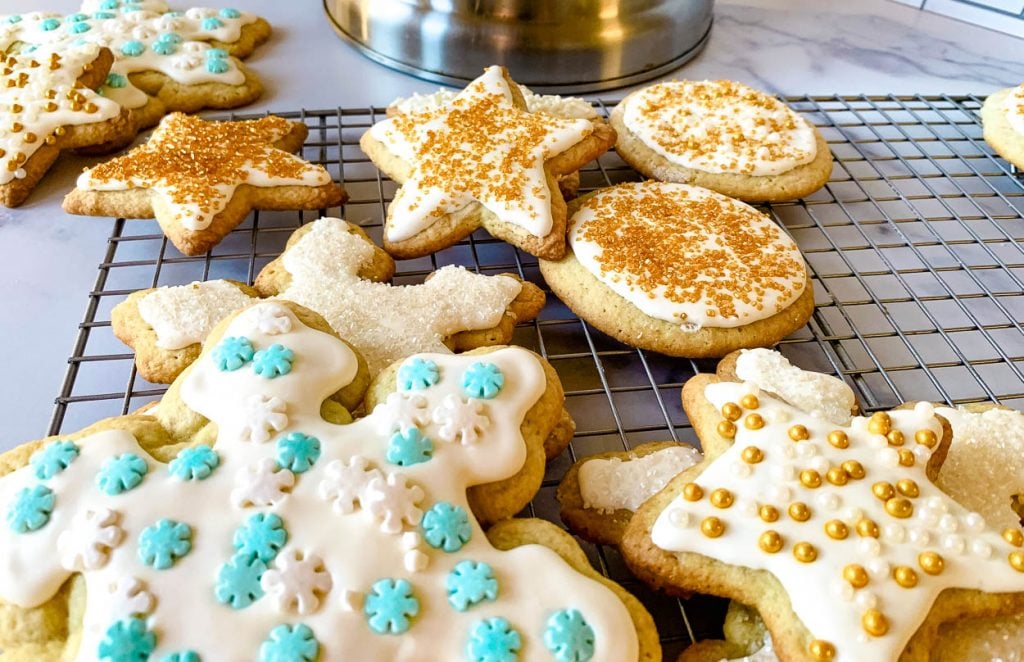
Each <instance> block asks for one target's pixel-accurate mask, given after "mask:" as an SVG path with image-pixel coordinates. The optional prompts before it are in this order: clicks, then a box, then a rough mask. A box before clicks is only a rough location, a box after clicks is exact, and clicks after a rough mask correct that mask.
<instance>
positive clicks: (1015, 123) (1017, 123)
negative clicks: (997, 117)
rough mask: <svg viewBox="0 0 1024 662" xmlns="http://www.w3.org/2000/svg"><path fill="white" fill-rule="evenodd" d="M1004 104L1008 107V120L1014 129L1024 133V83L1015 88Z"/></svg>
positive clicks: (1021, 133)
mask: <svg viewBox="0 0 1024 662" xmlns="http://www.w3.org/2000/svg"><path fill="white" fill-rule="evenodd" d="M1003 104H1004V106H1003V107H1004V108H1005V109H1006V121H1007V122H1009V123H1010V126H1011V127H1012V128H1013V130H1014V131H1016V132H1017V133H1019V134H1020V135H1024V83H1022V84H1020V85H1018V86H1017V87H1015V88H1013V91H1012V92H1010V94H1008V95H1007V96H1006V101H1004V102H1003Z"/></svg>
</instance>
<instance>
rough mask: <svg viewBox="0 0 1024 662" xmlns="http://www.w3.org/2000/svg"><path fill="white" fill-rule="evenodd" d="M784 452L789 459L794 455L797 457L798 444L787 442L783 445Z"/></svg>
mask: <svg viewBox="0 0 1024 662" xmlns="http://www.w3.org/2000/svg"><path fill="white" fill-rule="evenodd" d="M782 454H783V455H785V456H786V457H787V458H788V459H790V460H792V459H793V458H794V457H796V446H795V445H793V444H786V445H785V446H783V447H782Z"/></svg>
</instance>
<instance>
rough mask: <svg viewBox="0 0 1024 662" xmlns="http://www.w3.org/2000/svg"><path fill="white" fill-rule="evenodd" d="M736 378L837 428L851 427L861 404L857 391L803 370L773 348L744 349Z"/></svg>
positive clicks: (832, 378)
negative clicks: (854, 414) (857, 406)
mask: <svg viewBox="0 0 1024 662" xmlns="http://www.w3.org/2000/svg"><path fill="white" fill-rule="evenodd" d="M736 376H737V377H739V378H740V379H742V380H743V381H745V382H753V383H754V384H757V386H758V387H759V388H762V389H764V390H766V391H771V392H772V393H774V394H775V395H777V396H779V397H781V398H782V399H783V400H785V401H786V402H788V403H789V404H791V405H793V406H794V407H796V408H797V409H801V410H803V411H806V412H810V413H811V414H812V415H820V416H821V417H822V418H824V419H825V420H826V421H829V422H832V423H835V424H836V425H848V424H849V422H850V419H851V418H852V414H851V413H850V411H851V410H852V409H853V407H854V405H856V404H857V399H856V397H855V396H854V394H853V389H851V388H850V387H849V386H847V385H846V382H844V381H843V380H841V379H837V378H836V377H832V376H831V375H823V374H821V373H820V372H812V371H809V370H801V369H800V368H797V367H796V366H794V365H792V364H791V363H790V362H789V359H787V358H786V357H785V356H783V355H782V354H780V353H779V352H776V351H773V350H770V349H744V350H742V351H741V352H740V355H739V358H738V359H737V360H736Z"/></svg>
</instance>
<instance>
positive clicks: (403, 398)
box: [373, 391, 430, 434]
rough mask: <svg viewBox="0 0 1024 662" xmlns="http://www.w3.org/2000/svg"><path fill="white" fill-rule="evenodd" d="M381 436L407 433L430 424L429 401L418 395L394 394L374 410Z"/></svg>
mask: <svg viewBox="0 0 1024 662" xmlns="http://www.w3.org/2000/svg"><path fill="white" fill-rule="evenodd" d="M373 415H374V416H376V417H378V420H379V423H378V425H377V429H378V431H379V432H380V433H381V434H391V433H392V432H405V431H406V430H411V429H413V428H416V427H419V426H421V425H426V424H427V423H429V422H430V414H429V413H428V412H427V399H426V398H425V397H423V396H422V395H420V394H418V393H408V392H398V391H396V392H394V393H392V394H390V395H388V397H387V400H385V401H384V402H382V403H380V404H379V405H377V406H376V407H374V408H373Z"/></svg>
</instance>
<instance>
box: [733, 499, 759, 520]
mask: <svg viewBox="0 0 1024 662" xmlns="http://www.w3.org/2000/svg"><path fill="white" fill-rule="evenodd" d="M736 507H737V508H738V509H739V511H740V512H741V513H743V514H745V515H749V516H751V517H757V502H756V501H752V500H750V499H737V500H736Z"/></svg>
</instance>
